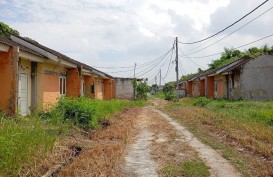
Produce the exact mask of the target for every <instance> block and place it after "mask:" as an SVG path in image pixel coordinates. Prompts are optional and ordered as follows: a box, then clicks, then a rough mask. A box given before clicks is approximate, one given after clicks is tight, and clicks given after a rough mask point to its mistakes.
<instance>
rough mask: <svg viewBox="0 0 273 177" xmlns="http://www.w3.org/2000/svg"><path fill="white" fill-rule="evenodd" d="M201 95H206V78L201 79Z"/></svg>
mask: <svg viewBox="0 0 273 177" xmlns="http://www.w3.org/2000/svg"><path fill="white" fill-rule="evenodd" d="M200 96H203V97H204V96H205V79H203V80H200Z"/></svg>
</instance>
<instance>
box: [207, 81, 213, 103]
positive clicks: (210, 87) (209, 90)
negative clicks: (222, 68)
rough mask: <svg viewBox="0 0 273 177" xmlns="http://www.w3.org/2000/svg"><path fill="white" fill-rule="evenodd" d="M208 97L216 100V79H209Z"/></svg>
mask: <svg viewBox="0 0 273 177" xmlns="http://www.w3.org/2000/svg"><path fill="white" fill-rule="evenodd" d="M207 97H208V98H214V77H213V76H211V77H207Z"/></svg>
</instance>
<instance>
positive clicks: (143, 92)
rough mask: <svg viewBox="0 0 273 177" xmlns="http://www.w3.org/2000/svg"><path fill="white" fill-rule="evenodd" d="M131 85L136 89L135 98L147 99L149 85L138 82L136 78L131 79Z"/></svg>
mask: <svg viewBox="0 0 273 177" xmlns="http://www.w3.org/2000/svg"><path fill="white" fill-rule="evenodd" d="M132 84H133V87H134V89H135V91H136V98H137V99H138V100H147V98H148V96H147V93H148V91H149V86H148V85H147V83H146V82H141V81H140V82H138V81H137V80H136V79H135V80H133V81H132Z"/></svg>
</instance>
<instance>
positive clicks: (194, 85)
mask: <svg viewBox="0 0 273 177" xmlns="http://www.w3.org/2000/svg"><path fill="white" fill-rule="evenodd" d="M192 87H193V89H194V90H193V93H192V96H193V97H198V96H199V86H198V81H193V83H192Z"/></svg>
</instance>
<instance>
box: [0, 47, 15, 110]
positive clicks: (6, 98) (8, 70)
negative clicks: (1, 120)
mask: <svg viewBox="0 0 273 177" xmlns="http://www.w3.org/2000/svg"><path fill="white" fill-rule="evenodd" d="M17 49H18V47H14V48H12V47H10V49H9V51H8V52H0V111H3V112H6V113H7V114H9V115H12V114H15V113H16V109H17V97H18V95H17V91H18V89H17V88H18V81H17V74H18V68H17V63H18V59H19V57H18V52H17V51H18V50H17Z"/></svg>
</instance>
